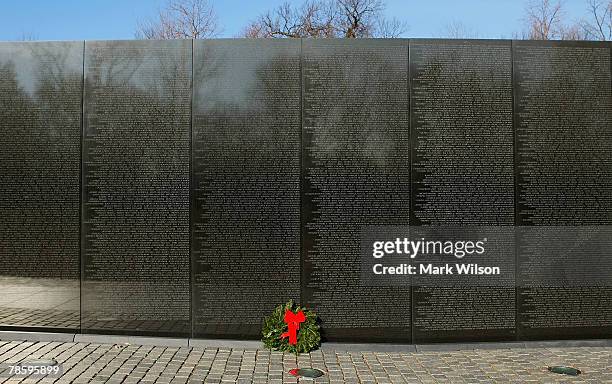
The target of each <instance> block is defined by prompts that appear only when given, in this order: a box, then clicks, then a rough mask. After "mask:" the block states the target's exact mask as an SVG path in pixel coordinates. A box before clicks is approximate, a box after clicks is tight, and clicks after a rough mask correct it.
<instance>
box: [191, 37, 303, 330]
mask: <svg viewBox="0 0 612 384" xmlns="http://www.w3.org/2000/svg"><path fill="white" fill-rule="evenodd" d="M194 44H195V46H194V84H193V86H194V100H193V144H192V157H193V160H192V162H193V171H192V174H193V179H192V186H191V187H192V190H193V200H192V209H193V214H192V220H193V221H192V231H193V232H192V259H193V264H192V268H193V271H192V273H193V279H192V289H193V302H192V308H193V331H194V336H195V337H204V336H209V337H216V336H218V337H230V336H233V337H251V338H253V337H255V338H258V337H259V336H260V332H261V322H262V319H263V317H264V316H266V315H268V314H269V313H270V312H271V311H272V310H273V309H274V307H276V306H277V305H279V304H281V303H285V302H287V301H288V300H289V299H293V300H295V301H299V299H300V118H301V115H300V41H299V40H264V41H255V40H212V41H195V42H194Z"/></svg>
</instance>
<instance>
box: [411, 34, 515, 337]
mask: <svg viewBox="0 0 612 384" xmlns="http://www.w3.org/2000/svg"><path fill="white" fill-rule="evenodd" d="M410 80H411V84H410V87H411V102H410V113H411V149H412V151H413V152H412V188H413V189H412V200H411V207H412V209H411V215H412V216H411V225H417V226H419V225H425V226H453V227H455V228H458V227H461V226H470V227H474V226H486V227H489V228H491V227H496V226H501V227H503V226H512V225H513V224H514V168H513V139H514V137H513V126H512V58H511V45H510V42H509V41H493V40H490V41H477V40H468V41H466V40H411V41H410ZM487 231H490V229H484V228H483V231H481V232H482V236H483V237H486V236H487ZM496 232H499V233H497V234H490V235H491V236H490V237H495V240H496V241H495V244H490V245H489V246H487V254H486V260H479V261H483V264H484V262H488V263H489V264H491V263H492V264H491V265H497V266H502V273H504V274H505V275H506V276H508V278H509V279H510V282H509V283H506V284H505V285H503V286H491V287H487V286H482V285H481V284H477V286H476V284H475V285H474V286H470V284H469V281H465V282H464V283H462V286H461V287H459V288H457V287H452V286H445V287H435V286H433V287H432V286H414V287H413V293H412V295H413V307H412V313H413V327H414V329H413V335H414V342H435V341H476V340H511V339H513V338H515V289H514V282H513V281H512V279H513V277H514V256H515V255H514V238H513V235H512V231H508V230H503V229H501V231H496ZM465 240H474V239H465ZM491 243H493V242H491ZM466 279H469V277H466Z"/></svg>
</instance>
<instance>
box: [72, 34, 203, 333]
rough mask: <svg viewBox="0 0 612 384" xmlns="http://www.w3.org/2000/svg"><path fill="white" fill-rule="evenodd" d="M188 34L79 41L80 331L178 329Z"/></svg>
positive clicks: (184, 278)
mask: <svg viewBox="0 0 612 384" xmlns="http://www.w3.org/2000/svg"><path fill="white" fill-rule="evenodd" d="M191 55H192V50H191V42H190V41H185V40H181V41H105V42H86V45H85V90H84V128H83V129H84V137H83V239H82V247H83V249H82V256H83V282H82V296H83V300H82V328H83V330H84V331H86V332H112V333H130V334H155V335H177V336H179V335H180V336H187V335H189V333H190V327H189V319H190V308H189V302H190V292H189V170H190V164H189V149H190V120H191V114H190V105H191Z"/></svg>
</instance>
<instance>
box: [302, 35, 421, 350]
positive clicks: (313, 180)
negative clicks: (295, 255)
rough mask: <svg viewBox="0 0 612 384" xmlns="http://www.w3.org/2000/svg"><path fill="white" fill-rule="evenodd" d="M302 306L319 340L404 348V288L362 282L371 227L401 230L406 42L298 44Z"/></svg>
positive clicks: (404, 214) (405, 211)
mask: <svg viewBox="0 0 612 384" xmlns="http://www.w3.org/2000/svg"><path fill="white" fill-rule="evenodd" d="M302 43H303V51H302V56H303V64H302V72H303V101H302V105H303V126H302V168H303V171H302V172H303V182H302V300H303V302H304V304H305V305H308V306H310V307H312V308H314V309H315V310H316V311H317V313H318V314H319V316H320V317H321V326H322V329H323V330H324V335H325V337H326V338H328V339H330V340H333V339H336V340H338V339H345V340H352V341H356V340H370V341H371V340H379V341H383V340H387V341H391V340H395V341H398V342H399V341H404V342H407V341H410V339H411V329H410V327H411V318H410V316H411V315H410V301H411V298H410V287H408V286H402V287H390V288H389V287H377V286H371V285H368V284H365V283H364V282H363V281H362V280H361V276H360V273H361V270H360V264H359V257H360V244H361V242H360V236H361V231H362V230H363V229H364V227H365V226H369V225H408V224H409V216H410V215H409V210H410V142H409V139H410V130H409V118H408V112H409V111H408V73H407V68H408V41H407V40H402V39H397V40H392V39H388V40H387V39H383V40H357V41H349V40H342V39H340V40H317V39H312V40H310V39H308V40H303V42H302Z"/></svg>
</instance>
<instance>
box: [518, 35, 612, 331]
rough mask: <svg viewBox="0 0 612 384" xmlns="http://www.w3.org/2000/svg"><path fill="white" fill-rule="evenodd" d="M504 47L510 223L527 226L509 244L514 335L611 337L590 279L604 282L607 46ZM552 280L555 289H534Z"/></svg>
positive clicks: (608, 301) (601, 292)
mask: <svg viewBox="0 0 612 384" xmlns="http://www.w3.org/2000/svg"><path fill="white" fill-rule="evenodd" d="M513 50H514V54H513V56H514V90H515V119H516V126H515V131H516V148H515V150H516V168H517V173H516V174H517V180H516V185H517V222H516V224H517V225H521V226H529V227H530V228H527V229H526V230H524V231H521V232H519V236H518V237H517V241H518V246H519V252H518V261H517V262H518V267H519V272H520V278H521V279H522V283H521V285H520V287H519V290H518V302H517V307H518V309H517V312H518V320H517V321H518V324H517V325H518V327H519V338H521V339H546V338H558V337H560V336H559V335H564V337H567V338H581V337H612V285H611V284H609V282H602V281H601V278H600V277H599V275H600V274H601V273H602V272H603V273H604V274H607V278H608V279H609V277H610V276H612V260H611V259H610V253H611V252H612V243H611V242H610V227H609V226H610V224H612V194H611V193H610V191H611V190H612V76H611V68H610V65H611V64H610V59H611V57H610V56H611V49H610V45H609V44H607V43H599V42H515V43H514V45H513ZM555 226H559V227H561V228H559V229H555ZM597 226H604V227H597ZM533 227H537V228H533ZM571 249H573V252H568V251H569V250H571ZM572 266H574V267H575V268H572ZM565 275H567V276H570V279H578V280H579V281H580V284H571V283H567V282H566V281H561V278H560V277H561V276H565ZM554 279H559V283H560V284H557V285H556V286H552V285H550V284H545V285H544V286H543V287H542V286H539V284H538V283H539V282H540V281H544V280H554ZM563 280H566V279H563ZM551 303H564V304H563V306H562V307H563V308H561V307H559V306H555V305H551Z"/></svg>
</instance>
